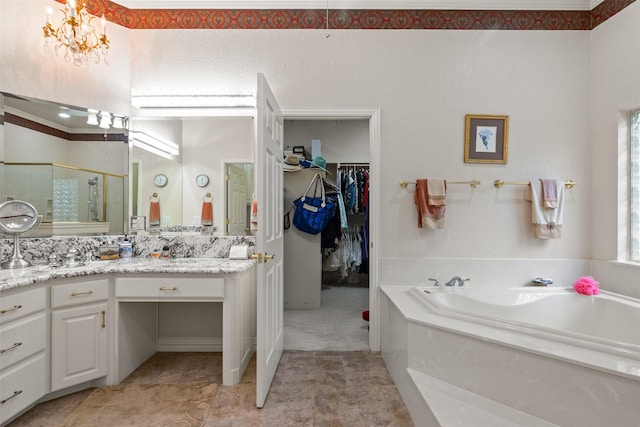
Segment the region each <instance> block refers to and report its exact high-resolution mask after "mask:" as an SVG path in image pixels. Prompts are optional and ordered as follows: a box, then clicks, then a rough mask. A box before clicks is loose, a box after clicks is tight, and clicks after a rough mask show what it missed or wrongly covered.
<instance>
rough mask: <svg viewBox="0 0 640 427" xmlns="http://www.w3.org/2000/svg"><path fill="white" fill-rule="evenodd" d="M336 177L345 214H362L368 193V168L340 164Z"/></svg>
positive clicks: (362, 165) (361, 165)
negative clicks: (342, 198)
mask: <svg viewBox="0 0 640 427" xmlns="http://www.w3.org/2000/svg"><path fill="white" fill-rule="evenodd" d="M337 175H338V176H337V178H336V182H339V186H338V188H339V189H340V191H341V192H342V194H343V197H344V203H345V206H346V210H347V213H348V214H359V213H364V207H365V206H366V204H367V199H368V193H369V166H368V165H367V164H364V163H363V164H359V165H355V164H354V165H349V164H344V165H343V164H340V165H339V167H338V171H337Z"/></svg>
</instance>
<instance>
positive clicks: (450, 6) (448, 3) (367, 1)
mask: <svg viewBox="0 0 640 427" xmlns="http://www.w3.org/2000/svg"><path fill="white" fill-rule="evenodd" d="M603 1H604V0H393V1H390V0H226V1H225V0H113V2H114V3H117V4H119V5H121V6H124V7H126V8H128V9H327V8H328V9H368V10H371V9H394V10H404V9H409V10H420V9H439V10H592V9H593V8H594V7H596V6H597V5H598V4H600V3H602V2H603Z"/></svg>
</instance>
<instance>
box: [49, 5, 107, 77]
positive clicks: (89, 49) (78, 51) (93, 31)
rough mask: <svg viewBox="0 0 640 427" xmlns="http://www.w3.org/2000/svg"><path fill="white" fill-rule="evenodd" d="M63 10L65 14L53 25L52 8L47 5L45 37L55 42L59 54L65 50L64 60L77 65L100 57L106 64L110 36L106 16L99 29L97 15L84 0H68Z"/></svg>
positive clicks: (94, 60) (97, 59) (85, 63)
mask: <svg viewBox="0 0 640 427" xmlns="http://www.w3.org/2000/svg"><path fill="white" fill-rule="evenodd" d="M60 11H61V12H62V14H63V17H62V19H61V20H60V25H59V26H58V27H57V28H56V27H54V26H53V25H52V24H51V18H52V15H53V9H52V8H51V7H47V22H46V23H45V25H44V26H43V27H42V31H43V32H44V37H45V40H46V41H47V42H52V43H55V49H56V54H58V50H59V49H63V50H64V59H65V60H66V61H67V62H73V63H74V64H75V65H78V66H80V65H88V64H89V62H90V61H91V62H94V63H96V64H97V63H99V62H100V57H101V56H102V57H103V60H104V61H105V63H106V58H107V53H108V49H109V39H108V38H107V34H106V24H107V21H106V19H105V18H104V15H102V19H101V23H100V27H101V28H100V29H98V28H96V27H97V25H96V22H95V20H96V19H97V18H96V17H95V16H92V15H89V12H87V9H86V8H85V7H84V1H83V0H67V2H66V4H65V6H64V8H63V9H60Z"/></svg>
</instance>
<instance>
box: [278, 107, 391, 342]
mask: <svg viewBox="0 0 640 427" xmlns="http://www.w3.org/2000/svg"><path fill="white" fill-rule="evenodd" d="M283 115H284V117H285V132H284V135H285V146H287V145H288V146H293V145H295V146H298V145H303V146H307V147H308V149H307V153H305V154H306V157H308V158H310V160H312V158H313V154H316V155H317V154H318V153H317V152H316V153H312V152H311V140H312V139H319V140H320V144H318V143H317V142H316V150H317V148H318V145H320V146H321V150H320V155H321V156H322V157H323V158H325V159H326V160H327V167H326V169H327V170H328V173H327V174H326V176H327V180H328V181H329V182H333V183H335V182H336V179H337V175H338V172H339V171H340V169H342V172H344V171H345V168H344V165H351V166H353V165H358V166H365V165H366V167H367V169H368V172H369V175H370V182H369V197H368V200H369V203H370V206H369V215H368V224H369V227H368V229H369V230H368V231H369V233H368V235H369V241H368V245H367V249H368V256H369V260H368V269H367V270H368V271H367V272H366V273H367V274H360V273H359V272H358V271H349V272H348V274H347V275H346V276H345V277H343V274H341V273H340V272H338V273H335V272H334V273H332V272H329V271H325V272H323V274H322V276H323V279H322V280H321V282H319V283H317V284H315V286H317V287H318V288H319V287H322V291H321V293H322V296H321V299H322V303H321V306H320V308H319V309H313V308H312V309H309V310H297V309H294V310H286V309H285V313H284V317H285V349H300V350H302V349H307V350H323V349H328V350H362V349H369V350H372V351H378V350H379V326H378V324H379V319H378V318H379V316H377V311H378V310H377V307H378V297H377V288H378V286H377V269H378V261H377V260H378V257H377V245H375V244H374V243H375V242H377V235H378V210H379V208H378V206H376V203H377V201H378V200H379V198H378V194H379V175H378V173H377V169H378V158H379V110H378V109H342V110H331V111H329V110H325V109H320V110H285V111H283ZM358 122H359V123H358ZM292 123H295V126H287V125H288V124H289V125H291V124H292ZM305 124H306V125H309V128H311V129H314V130H311V133H309V134H308V135H306V136H304V137H302V138H301V137H300V135H301V134H300V132H299V131H296V132H290V130H291V129H292V128H296V127H300V126H301V127H304V125H305ZM322 128H324V131H322V130H318V129H322ZM357 129H360V130H357ZM362 129H364V131H363V130H362ZM323 132H324V134H323ZM332 132H333V133H334V134H332ZM345 132H346V133H345ZM363 133H364V135H363ZM323 135H324V136H323ZM335 137H337V138H342V139H341V140H340V144H342V145H341V146H336V143H335V141H331V140H332V138H333V139H335ZM323 139H325V140H326V143H325V142H324V141H323ZM350 141H356V142H355V144H351V146H349V142H350ZM357 141H360V142H357ZM290 148H292V147H290ZM285 211H286V207H285ZM292 213H293V211H292V212H291V214H292ZM353 219H354V221H353V228H351V229H350V230H349V231H356V230H358V229H359V227H360V226H361V225H362V223H363V221H364V220H363V218H357V217H354V218H353ZM286 245H287V243H286V239H285V262H286V261H287V259H286V258H287V251H286ZM317 253H318V260H319V262H320V263H321V264H322V260H323V257H322V255H321V250H320V248H318V250H317ZM314 262H315V260H314ZM321 268H322V267H321ZM285 289H286V283H285ZM365 310H369V313H375V314H374V315H370V316H369V319H370V320H369V321H368V322H367V321H364V319H363V318H362V312H363V311H365ZM347 322H351V323H352V324H353V326H354V327H355V330H354V329H353V327H352V329H351V330H349V329H348V328H347V327H346V323H347ZM292 323H295V324H294V325H292ZM305 328H306V329H305ZM357 329H359V331H358V330H357ZM292 334H297V335H296V336H291V335H292ZM353 334H355V335H353ZM356 337H357V338H356ZM288 338H290V339H288ZM300 339H301V340H303V341H304V345H305V346H300V343H299V342H298V343H293V342H292V340H300ZM358 340H360V341H358ZM327 342H328V343H329V347H327ZM354 343H356V344H355V345H357V346H364V348H360V347H356V348H354V347H353V346H354ZM291 345H293V347H291ZM313 346H317V348H314V347H313Z"/></svg>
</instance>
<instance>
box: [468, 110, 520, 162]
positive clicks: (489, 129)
mask: <svg viewBox="0 0 640 427" xmlns="http://www.w3.org/2000/svg"><path fill="white" fill-rule="evenodd" d="M464 129H465V131H464V162H465V163H503V164H504V163H507V152H508V150H507V148H508V142H509V140H508V135H509V116H490V115H474V114H467V115H466V116H465V127H464Z"/></svg>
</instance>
